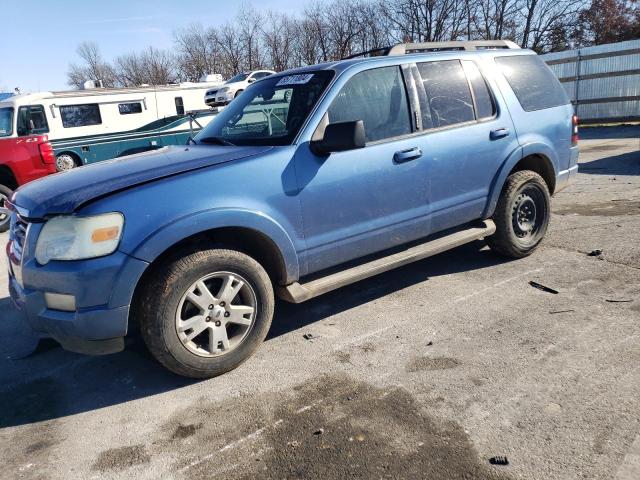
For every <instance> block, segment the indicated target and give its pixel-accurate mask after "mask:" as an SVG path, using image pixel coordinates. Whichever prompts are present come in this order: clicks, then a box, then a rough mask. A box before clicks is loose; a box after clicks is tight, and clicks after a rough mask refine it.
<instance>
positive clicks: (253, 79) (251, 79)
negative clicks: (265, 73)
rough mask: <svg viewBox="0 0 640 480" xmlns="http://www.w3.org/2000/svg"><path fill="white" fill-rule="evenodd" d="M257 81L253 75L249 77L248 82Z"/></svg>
mask: <svg viewBox="0 0 640 480" xmlns="http://www.w3.org/2000/svg"><path fill="white" fill-rule="evenodd" d="M255 81H256V79H255V78H253V77H251V78H249V79H247V82H249V83H253V82H255Z"/></svg>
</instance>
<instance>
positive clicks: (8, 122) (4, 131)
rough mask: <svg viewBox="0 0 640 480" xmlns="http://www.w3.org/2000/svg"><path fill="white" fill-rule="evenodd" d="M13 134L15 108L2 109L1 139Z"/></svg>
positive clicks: (0, 122) (0, 113) (0, 116)
mask: <svg viewBox="0 0 640 480" xmlns="http://www.w3.org/2000/svg"><path fill="white" fill-rule="evenodd" d="M12 133H13V108H12V107H4V108H0V137H9V136H11V134H12Z"/></svg>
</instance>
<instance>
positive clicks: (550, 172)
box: [483, 146, 558, 218]
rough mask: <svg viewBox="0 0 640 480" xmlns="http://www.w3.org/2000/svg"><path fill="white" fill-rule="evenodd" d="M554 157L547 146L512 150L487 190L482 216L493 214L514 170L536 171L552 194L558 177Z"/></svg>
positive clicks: (486, 216) (487, 216)
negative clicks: (486, 200) (487, 194)
mask: <svg viewBox="0 0 640 480" xmlns="http://www.w3.org/2000/svg"><path fill="white" fill-rule="evenodd" d="M544 147H546V146H544ZM554 158H555V156H554V155H553V152H552V151H550V149H549V148H548V147H546V148H540V149H534V148H531V147H530V146H529V148H519V149H517V150H516V151H515V152H513V153H512V154H511V155H510V156H509V157H508V158H507V160H506V161H505V162H504V163H503V165H502V167H501V168H500V170H499V171H498V173H497V174H496V176H495V178H494V181H493V183H492V186H491V189H490V191H489V197H488V202H487V205H486V207H485V211H484V213H483V218H489V217H491V216H492V215H493V212H494V211H495V208H496V205H497V204H498V198H499V197H500V193H502V189H503V188H504V185H505V182H506V181H507V178H508V177H509V175H511V174H512V173H514V172H518V171H521V170H531V171H533V172H536V173H537V174H539V175H540V176H541V177H542V178H543V179H544V181H545V183H546V184H547V187H548V188H549V193H550V194H551V195H553V193H554V192H555V189H556V181H557V178H558V171H557V169H556V166H555V165H556V163H555V161H554Z"/></svg>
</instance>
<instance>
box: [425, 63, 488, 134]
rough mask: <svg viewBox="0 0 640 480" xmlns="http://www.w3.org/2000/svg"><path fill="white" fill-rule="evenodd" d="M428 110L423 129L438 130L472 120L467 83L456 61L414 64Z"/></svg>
mask: <svg viewBox="0 0 640 480" xmlns="http://www.w3.org/2000/svg"><path fill="white" fill-rule="evenodd" d="M417 66H418V71H419V72H420V76H421V77H422V83H423V85H424V91H425V92H426V95H427V101H428V107H429V108H428V109H423V111H422V126H423V128H425V129H427V128H439V127H447V126H450V125H455V124H458V123H465V122H471V121H474V120H475V118H476V117H475V114H474V110H473V98H472V96H471V91H470V90H469V82H468V81H467V77H466V75H465V73H464V70H463V69H462V65H461V63H460V61H459V60H443V61H439V62H423V63H418V64H417Z"/></svg>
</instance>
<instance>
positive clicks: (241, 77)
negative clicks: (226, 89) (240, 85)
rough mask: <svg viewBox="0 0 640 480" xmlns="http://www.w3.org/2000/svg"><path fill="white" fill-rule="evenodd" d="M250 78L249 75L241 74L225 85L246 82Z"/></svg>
mask: <svg viewBox="0 0 640 480" xmlns="http://www.w3.org/2000/svg"><path fill="white" fill-rule="evenodd" d="M248 76H249V74H248V73H239V74H238V75H236V76H235V77H231V78H230V79H229V80H227V81H226V82H224V83H233V82H242V81H244V80H246V79H247V77H248Z"/></svg>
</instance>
